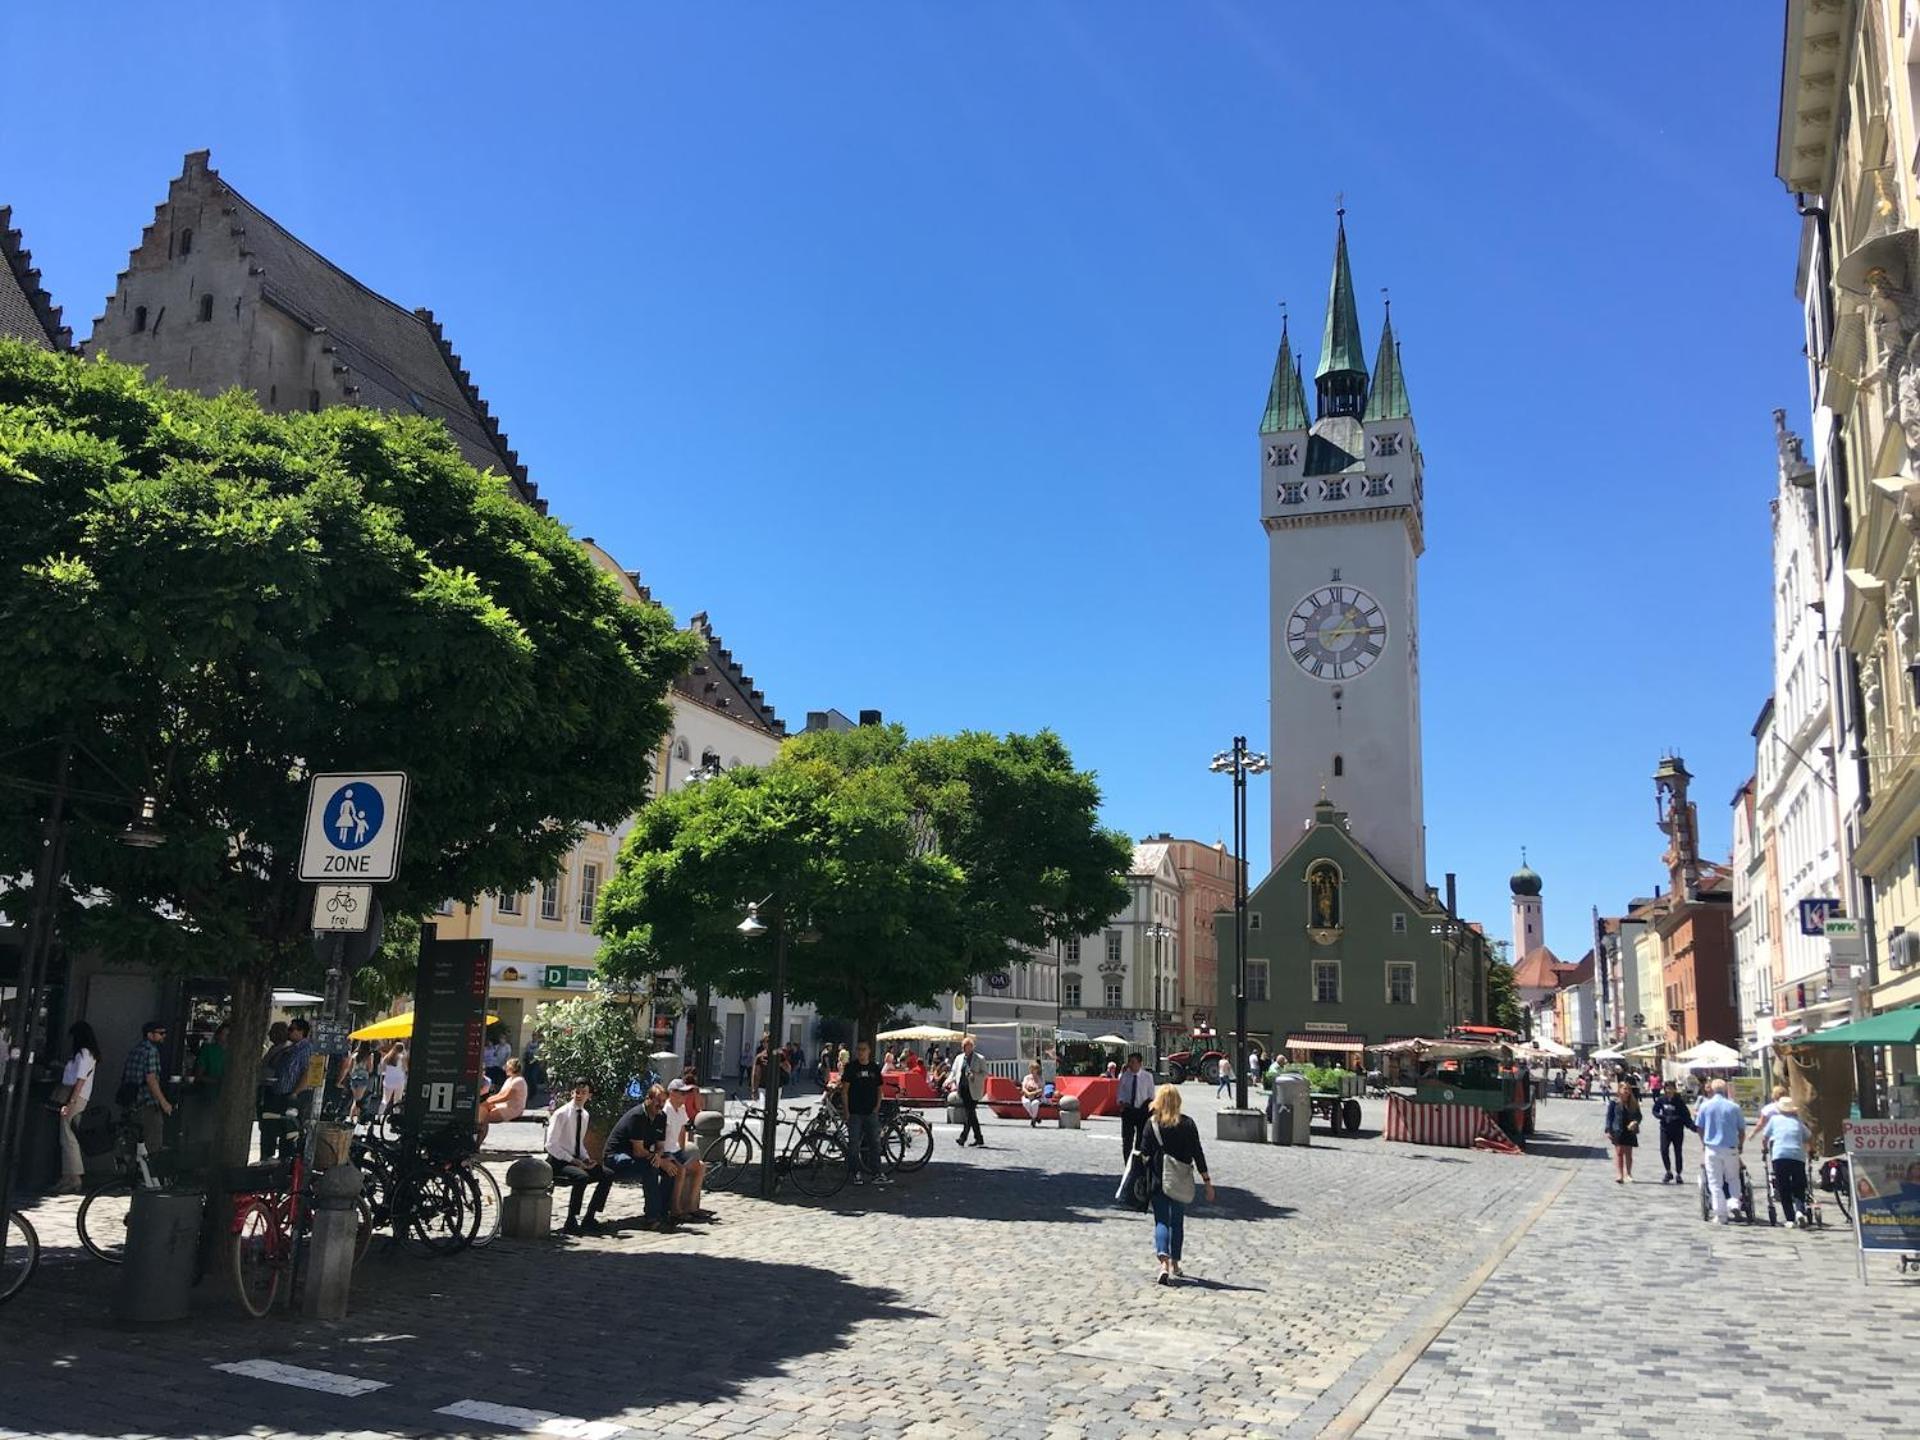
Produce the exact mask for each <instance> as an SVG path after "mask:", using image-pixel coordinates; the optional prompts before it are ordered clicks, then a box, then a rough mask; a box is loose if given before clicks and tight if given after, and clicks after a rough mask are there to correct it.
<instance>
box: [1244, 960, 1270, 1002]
mask: <svg viewBox="0 0 1920 1440" xmlns="http://www.w3.org/2000/svg"><path fill="white" fill-rule="evenodd" d="M1266 998H1268V988H1267V962H1266V961H1264V960H1248V961H1247V999H1249V1000H1265V999H1266Z"/></svg>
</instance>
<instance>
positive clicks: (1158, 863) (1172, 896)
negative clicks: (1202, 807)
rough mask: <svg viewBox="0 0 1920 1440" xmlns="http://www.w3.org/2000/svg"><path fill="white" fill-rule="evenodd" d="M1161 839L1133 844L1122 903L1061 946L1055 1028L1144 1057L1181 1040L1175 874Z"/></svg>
mask: <svg viewBox="0 0 1920 1440" xmlns="http://www.w3.org/2000/svg"><path fill="white" fill-rule="evenodd" d="M1169 849H1170V847H1169V846H1168V845H1167V844H1166V843H1165V842H1162V841H1147V842H1145V843H1143V844H1140V845H1136V846H1135V847H1134V851H1133V864H1132V865H1131V866H1130V867H1129V869H1128V873H1127V891H1128V895H1127V903H1126V905H1125V907H1124V908H1122V909H1121V910H1120V911H1118V912H1117V913H1116V914H1115V915H1114V917H1113V919H1111V920H1110V921H1108V922H1107V924H1106V926H1105V927H1103V928H1102V929H1101V931H1100V932H1099V933H1098V934H1094V935H1084V936H1078V937H1076V938H1074V939H1071V940H1067V941H1064V942H1062V944H1061V947H1060V1025H1061V1027H1062V1028H1064V1029H1069V1030H1078V1031H1082V1032H1083V1033H1085V1034H1088V1035H1104V1034H1114V1035H1120V1036H1123V1037H1125V1038H1126V1040H1127V1041H1128V1042H1129V1044H1131V1045H1132V1046H1134V1047H1136V1048H1137V1049H1139V1050H1140V1051H1141V1053H1143V1054H1145V1055H1149V1056H1151V1055H1153V1054H1155V1053H1156V1051H1172V1050H1176V1049H1179V1048H1180V1047H1181V1045H1183V1044H1184V1043H1185V1039H1186V1035H1187V1021H1186V1018H1185V1017H1184V1015H1183V1014H1182V1010H1181V1006H1182V1003H1183V994H1182V990H1181V977H1182V974H1183V970H1182V958H1181V953H1180V952H1181V945H1180V936H1181V933H1182V932H1181V923H1180V921H1181V913H1182V912H1181V906H1182V904H1183V903H1184V898H1183V896H1182V892H1181V884H1180V872H1179V871H1178V870H1177V869H1176V868H1175V867H1174V863H1173V857H1172V855H1171V854H1170V853H1169Z"/></svg>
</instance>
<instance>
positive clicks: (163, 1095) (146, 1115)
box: [115, 1020, 173, 1155]
mask: <svg viewBox="0 0 1920 1440" xmlns="http://www.w3.org/2000/svg"><path fill="white" fill-rule="evenodd" d="M166 1039H167V1022H166V1021H164V1020H149V1021H147V1023H146V1024H144V1025H142V1026H141V1027H140V1043H139V1044H138V1045H135V1046H134V1047H133V1049H132V1050H131V1051H129V1052H128V1054H127V1063H126V1064H125V1065H124V1066H122V1067H121V1070H120V1089H119V1091H118V1093H117V1095H116V1097H115V1098H117V1099H118V1100H119V1101H120V1103H121V1104H122V1105H124V1106H126V1107H127V1112H128V1113H129V1114H130V1115H131V1116H132V1117H133V1118H134V1120H135V1121H136V1122H137V1123H138V1124H139V1126H140V1142H141V1143H142V1144H143V1145H145V1146H146V1147H147V1154H149V1155H157V1154H159V1153H160V1151H161V1149H162V1148H163V1147H164V1143H165V1129H166V1127H165V1120H164V1117H166V1116H168V1115H171V1114H173V1103H172V1102H171V1101H169V1100H168V1099H167V1092H166V1090H165V1088H164V1087H163V1086H162V1085H161V1076H162V1075H163V1074H164V1073H165V1072H164V1070H163V1068H162V1066H161V1064H160V1047H161V1046H162V1045H164V1044H165V1043H166Z"/></svg>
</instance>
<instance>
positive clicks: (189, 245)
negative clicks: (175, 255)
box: [180, 230, 193, 255]
mask: <svg viewBox="0 0 1920 1440" xmlns="http://www.w3.org/2000/svg"><path fill="white" fill-rule="evenodd" d="M180 253H181V254H182V255H191V254H192V253H193V231H191V230H182V231H181V232H180Z"/></svg>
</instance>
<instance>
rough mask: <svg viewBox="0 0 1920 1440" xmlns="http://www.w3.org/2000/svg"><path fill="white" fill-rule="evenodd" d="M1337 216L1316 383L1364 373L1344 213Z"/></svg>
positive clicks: (1358, 318)
mask: <svg viewBox="0 0 1920 1440" xmlns="http://www.w3.org/2000/svg"><path fill="white" fill-rule="evenodd" d="M1339 213H1340V236H1339V239H1338V241H1336V243H1335V245H1334V251H1333V283H1332V284H1331V285H1330V286H1328V287H1327V324H1326V329H1325V331H1324V332H1322V334H1321V337H1320V368H1319V369H1317V370H1315V371H1314V372H1313V378H1314V382H1315V383H1316V384H1318V383H1319V382H1320V381H1322V380H1325V379H1326V378H1327V377H1328V376H1329V375H1337V374H1342V373H1346V374H1357V375H1363V376H1364V375H1365V374H1366V373H1367V356H1366V351H1365V350H1364V349H1363V348H1362V346H1361V344H1360V312H1359V310H1358V309H1357V308H1356V307H1355V305H1354V303H1353V271H1352V270H1351V269H1349V268H1348V265H1347V219H1346V211H1344V210H1342V211H1340V212H1339Z"/></svg>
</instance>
